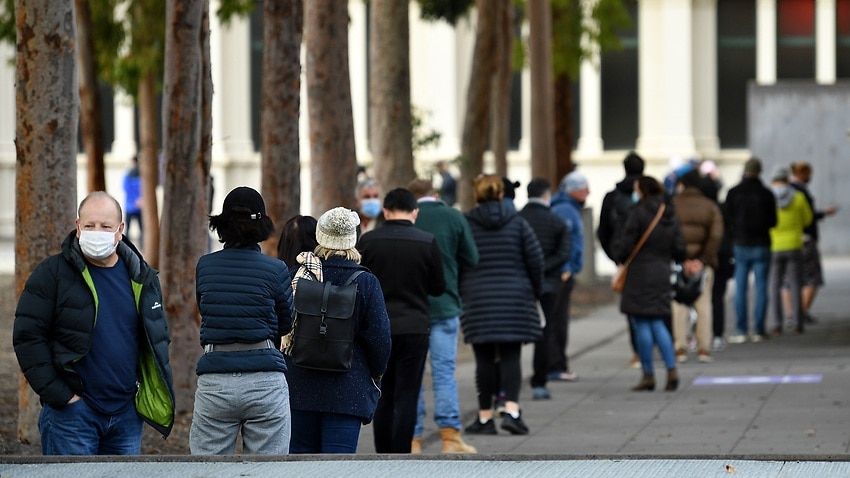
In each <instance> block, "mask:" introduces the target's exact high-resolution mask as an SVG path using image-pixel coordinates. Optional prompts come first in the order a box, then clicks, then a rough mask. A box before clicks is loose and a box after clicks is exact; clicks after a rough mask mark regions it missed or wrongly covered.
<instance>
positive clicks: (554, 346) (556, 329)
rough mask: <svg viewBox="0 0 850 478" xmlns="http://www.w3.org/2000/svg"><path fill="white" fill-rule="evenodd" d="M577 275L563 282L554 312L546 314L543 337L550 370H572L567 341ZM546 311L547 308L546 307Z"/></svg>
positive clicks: (556, 296) (557, 294)
mask: <svg viewBox="0 0 850 478" xmlns="http://www.w3.org/2000/svg"><path fill="white" fill-rule="evenodd" d="M575 283H576V280H575V277H570V279H569V280H568V281H566V282H561V287H560V289H558V292H557V293H556V294H555V303H554V305H553V306H552V314H551V318H550V316H548V315H547V316H546V328H547V329H549V331H548V333H547V331H545V330H544V332H543V338H544V340H546V353H547V355H548V368H549V370H548V371H547V373H548V372H565V371H569V370H570V361H569V358H568V357H567V343H568V342H569V340H570V300H571V298H572V295H573V288H575ZM544 311H545V309H544Z"/></svg>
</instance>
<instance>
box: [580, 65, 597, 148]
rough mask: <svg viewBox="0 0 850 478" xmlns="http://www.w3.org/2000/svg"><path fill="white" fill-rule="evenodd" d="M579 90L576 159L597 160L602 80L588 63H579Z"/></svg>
mask: <svg viewBox="0 0 850 478" xmlns="http://www.w3.org/2000/svg"><path fill="white" fill-rule="evenodd" d="M579 75H580V79H579V81H580V84H581V90H580V92H579V94H580V95H581V100H580V105H581V106H580V111H579V115H580V116H579V121H580V122H581V128H580V131H581V136H579V138H578V144H577V147H576V153H575V154H576V158H594V157H596V158H598V157H600V156H602V151H603V149H604V148H603V143H602V79H601V75H600V72H599V67H598V66H595V65H594V64H593V63H591V62H590V61H583V62H582V63H581V70H580V71H579Z"/></svg>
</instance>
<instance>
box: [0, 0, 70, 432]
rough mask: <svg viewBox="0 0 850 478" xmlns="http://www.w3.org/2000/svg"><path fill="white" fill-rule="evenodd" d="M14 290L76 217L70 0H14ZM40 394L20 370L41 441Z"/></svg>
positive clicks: (21, 406) (25, 409) (26, 415)
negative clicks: (32, 387)
mask: <svg viewBox="0 0 850 478" xmlns="http://www.w3.org/2000/svg"><path fill="white" fill-rule="evenodd" d="M15 21H16V26H17V30H16V33H17V45H16V46H17V58H16V70H15V85H16V86H15V88H16V92H15V93H16V94H15V115H16V129H15V137H16V139H15V150H16V155H17V156H16V161H17V164H16V180H15V291H16V297H18V296H20V293H21V291H22V290H23V288H24V284H25V283H26V279H27V278H29V276H30V274H31V273H32V271H33V269H35V267H36V266H37V265H38V264H39V263H40V262H41V261H42V260H44V259H45V258H46V257H48V256H50V255H52V254H55V253H57V252H58V251H59V247H60V243H61V241H62V239H63V238H64V237H65V235H66V234H68V232H70V231H71V230H72V229H73V227H74V219H75V218H76V201H77V186H76V181H75V178H76V171H77V168H76V165H77V157H76V156H77V127H78V119H79V113H78V111H77V108H78V107H79V97H78V94H79V92H78V90H77V88H78V84H77V81H78V77H77V64H76V62H75V57H74V55H75V53H74V44H75V32H74V4H73V2H72V1H71V0H64V1H60V0H16V1H15ZM40 408H41V407H40V405H39V400H38V397H37V396H36V395H35V393H34V392H33V391H32V389H31V388H30V387H29V385H28V384H27V382H26V379H24V377H23V375H21V376H20V388H19V393H18V438H19V439H20V440H21V442H23V443H30V444H37V443H39V441H40V440H39V433H38V414H39V410H40Z"/></svg>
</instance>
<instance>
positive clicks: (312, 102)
mask: <svg viewBox="0 0 850 478" xmlns="http://www.w3.org/2000/svg"><path fill="white" fill-rule="evenodd" d="M304 7H305V8H304V43H305V45H306V49H307V56H306V58H307V60H306V64H305V68H306V78H307V112H308V115H309V118H310V158H311V159H310V173H311V176H312V181H311V186H312V193H311V195H312V211H313V215H315V216H316V217H318V216H319V215H320V214H322V213H323V212H325V211H327V210H328V209H331V208H333V207H336V206H345V207H348V208H354V205H355V198H354V187H355V185H356V182H357V152H356V151H355V149H354V118H353V116H352V111H351V84H350V79H349V69H348V2H342V1H339V0H310V1H308V2H306V4H305V5H304Z"/></svg>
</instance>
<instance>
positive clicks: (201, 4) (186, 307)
mask: <svg viewBox="0 0 850 478" xmlns="http://www.w3.org/2000/svg"><path fill="white" fill-rule="evenodd" d="M166 8H167V16H166V39H165V71H166V74H165V95H164V99H163V125H164V128H163V129H164V131H163V138H164V140H163V146H164V148H163V149H164V152H165V186H164V191H163V192H164V199H163V210H162V244H161V247H160V258H161V262H162V268H161V282H162V290H163V294H164V300H165V311H166V314H167V316H168V320H169V324H170V329H171V339H172V347H171V365H172V369H173V372H174V389H175V394H176V402H177V410H178V412H188V411H191V410H192V408H193V405H194V390H195V386H196V377H195V373H194V368H195V364H196V362H197V359H198V357H199V356H200V353H201V348H200V346H199V323H200V319H199V316H198V308H197V303H196V302H195V267H196V265H197V263H198V259H199V258H200V257H201V255H203V254H204V253H205V252H206V249H207V237H208V236H207V234H206V231H207V212H208V207H207V195H208V188H209V163H208V160H209V151H205V150H208V149H209V148H210V144H209V142H208V140H209V126H210V123H209V121H211V120H210V119H209V118H208V117H209V104H208V99H207V96H208V95H209V94H211V91H210V89H211V88H210V85H209V83H210V81H211V80H209V78H208V75H209V70H208V68H209V66H208V65H209V49H208V43H207V42H208V38H207V37H208V35H209V30H208V28H209V27H208V25H207V22H208V19H207V18H206V14H207V12H208V2H207V1H206V0H168V2H167V4H166Z"/></svg>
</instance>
